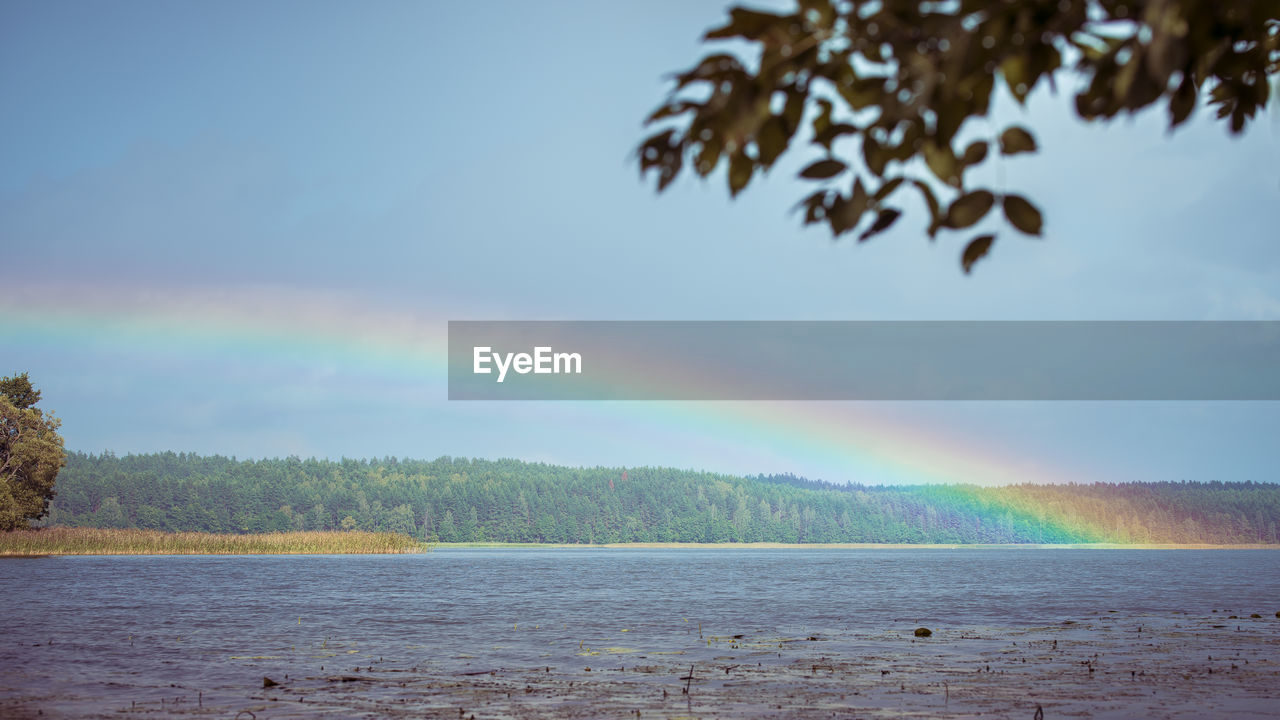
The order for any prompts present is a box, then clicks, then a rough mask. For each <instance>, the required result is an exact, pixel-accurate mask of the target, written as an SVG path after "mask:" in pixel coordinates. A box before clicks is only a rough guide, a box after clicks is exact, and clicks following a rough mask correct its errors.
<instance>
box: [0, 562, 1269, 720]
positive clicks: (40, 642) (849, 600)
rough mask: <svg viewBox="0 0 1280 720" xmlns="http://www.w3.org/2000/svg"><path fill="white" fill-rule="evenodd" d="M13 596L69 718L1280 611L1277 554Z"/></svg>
mask: <svg viewBox="0 0 1280 720" xmlns="http://www.w3.org/2000/svg"><path fill="white" fill-rule="evenodd" d="M0 590H2V591H3V593H4V603H5V617H4V620H3V624H4V632H3V633H0V669H2V670H3V673H0V696H3V697H8V698H9V699H10V700H13V699H15V698H18V699H22V698H25V699H26V700H27V701H29V702H28V703H27V704H26V705H24V707H27V708H28V709H29V708H30V707H32V706H33V705H32V704H31V703H35V705H39V706H44V707H51V708H57V707H62V708H63V709H64V710H65V711H67V712H68V713H70V714H76V713H77V712H78V711H79V712H84V711H87V710H90V709H94V708H98V709H102V710H107V709H112V708H125V709H128V708H129V707H130V706H131V705H133V704H136V703H138V702H144V703H146V702H151V701H154V700H155V699H156V698H157V697H163V696H165V695H166V694H168V695H177V694H178V693H176V692H173V690H172V688H181V689H182V690H183V692H184V693H186V694H188V695H189V694H191V693H196V692H198V693H201V696H202V697H204V698H209V699H210V700H212V699H215V698H218V697H220V696H221V697H226V696H228V694H233V689H234V688H246V687H255V686H256V687H260V686H261V678H262V676H263V675H269V676H272V677H273V678H281V679H283V677H284V676H285V675H287V674H289V675H292V676H293V677H323V676H325V675H326V674H332V673H335V672H347V673H352V672H356V673H358V672H361V671H362V667H361V666H365V667H367V668H369V670H370V671H372V670H376V669H382V668H385V669H391V668H401V669H405V670H407V669H409V668H414V669H417V668H419V667H422V668H432V669H433V671H436V672H453V673H458V674H463V673H467V672H470V671H476V672H479V671H484V670H489V669H494V668H528V667H532V666H545V667H547V668H548V672H550V669H551V668H561V667H568V666H573V667H575V668H578V666H580V665H583V664H584V663H589V662H591V658H592V657H593V656H592V655H591V652H592V651H593V649H595V650H596V651H599V650H612V651H614V653H613V656H614V657H625V656H626V654H627V653H648V654H650V655H652V656H654V657H658V656H661V655H664V654H667V653H672V654H674V653H682V654H683V655H684V657H685V658H686V659H683V660H682V662H687V663H694V662H699V661H710V660H711V659H712V658H713V657H715V656H716V653H719V652H723V649H722V648H721V647H719V646H716V647H712V646H711V644H710V643H708V639H709V638H710V637H711V636H715V637H717V638H722V637H731V636H733V635H743V636H744V637H745V638H746V639H747V640H746V641H751V640H752V639H754V640H757V641H761V642H769V643H772V642H775V641H777V642H782V641H783V640H788V639H790V638H811V637H819V638H821V637H823V636H830V637H833V638H834V637H855V636H858V637H867V636H870V635H873V634H875V633H882V632H900V631H901V630H902V629H903V628H907V629H910V628H912V627H915V626H917V625H926V626H929V627H931V628H937V629H939V630H940V631H941V632H945V630H946V629H947V628H970V629H972V628H990V627H999V628H1007V629H1014V630H1016V629H1019V628H1024V629H1025V628H1033V627H1042V626H1049V625H1055V626H1057V625H1061V624H1062V623H1063V622H1064V621H1068V620H1078V619H1081V618H1084V617H1088V616H1091V617H1098V616H1099V615H1100V614H1105V613H1108V612H1109V611H1115V613H1116V614H1117V615H1118V616H1122V617H1126V618H1129V617H1142V616H1148V615H1150V616H1168V615H1169V614H1170V613H1180V614H1187V615H1192V616H1200V617H1210V616H1212V614H1213V613H1215V611H1218V610H1223V611H1225V612H1232V613H1234V612H1243V613H1246V616H1247V613H1249V612H1250V611H1252V610H1253V609H1270V612H1274V611H1275V610H1278V609H1280V605H1277V604H1278V603H1280V553H1278V552H1272V551H1247V550H1241V551H1235V550H1216V551H1196V550H1179V551H1153V550H1133V551H1129V550H1066V549H1053V550H1045V549H1008V550H1004V549H982V550H979V549H964V550H946V549H939V550H933V549H920V550H889V549H885V550H831V549H822V550H795V549H780V550H764V549H724V550H699V549H673V550H669V549H652V550H651V549H634V550H632V549H626V550H624V549H545V550H539V549H495V550H490V549H446V550H437V551H435V552H432V553H428V554H423V555H391V556H247V557H226V556H170V557H129V556H122V557H49V558H31V559H0ZM1273 605H1277V607H1274V608H1273V607H1272V606H1273ZM744 642H745V641H744ZM838 650H839V648H833V650H832V651H833V652H835V651H838ZM777 655H778V657H779V658H781V657H783V656H782V654H781V653H778V654H777ZM584 658H585V659H584ZM610 662H614V661H613V660H610ZM623 662H624V663H625V660H623ZM578 669H579V670H581V668H578ZM727 672H728V671H727V670H726V673H727ZM255 683H256V685H255ZM201 702H204V700H201Z"/></svg>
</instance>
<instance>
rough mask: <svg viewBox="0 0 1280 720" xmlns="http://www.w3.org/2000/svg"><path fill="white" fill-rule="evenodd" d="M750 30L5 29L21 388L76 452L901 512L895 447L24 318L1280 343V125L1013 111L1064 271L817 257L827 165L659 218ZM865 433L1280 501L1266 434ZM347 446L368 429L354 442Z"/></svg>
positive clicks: (198, 11)
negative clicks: (436, 322)
mask: <svg viewBox="0 0 1280 720" xmlns="http://www.w3.org/2000/svg"><path fill="white" fill-rule="evenodd" d="M725 8H726V4H725V3H722V2H644V3H638V2H637V3H596V2H585V1H582V2H546V3H517V2H504V3H485V4H479V3H461V2H459V3H444V2H373V3H353V2H351V3H333V2H271V3H249V2H216V3H215V2H205V3H195V2H120V3H94V2H58V3H49V2H14V1H12V0H3V1H0V107H3V108H4V111H3V112H0V137H2V138H3V141H0V249H2V251H3V258H4V259H3V263H2V264H0V285H2V286H3V290H2V291H0V292H2V293H8V295H7V296H5V295H3V294H0V300H5V299H6V297H7V298H8V300H9V302H8V304H7V305H6V304H3V303H0V311H4V310H5V309H6V308H8V310H7V312H8V314H7V315H6V314H5V313H4V312H0V373H8V372H11V371H13V370H27V371H30V372H31V373H32V376H33V378H34V379H35V380H36V382H37V384H38V385H40V386H41V387H42V388H44V389H45V404H46V405H47V406H49V407H51V408H54V409H55V410H56V411H57V412H58V413H59V415H60V416H61V417H62V418H63V419H64V423H65V424H64V434H65V436H66V438H67V441H68V445H69V447H72V448H75V449H82V450H95V451H96V450H102V449H112V450H115V451H117V452H128V451H149V450H159V449H174V450H195V451H200V452H220V453H224V454H228V455H230V454H236V455H241V456H245V455H258V456H261V455H283V454H289V453H298V454H303V455H309V454H316V455H328V456H341V455H347V456H382V455H400V456H416V457H434V456H437V455H441V454H451V455H478V456H486V457H497V456H515V457H523V458H529V459H539V460H552V461H559V462H567V463H572V464H597V463H599V464H628V465H635V464H669V465H678V466H692V467H702V468H707V469H713V470H724V471H734V472H757V471H764V472H772V471H785V470H791V471H795V472H798V473H802V474H807V475H811V476H818V477H826V478H828V479H832V480H845V479H856V480H862V481H866V482H876V481H878V480H881V479H888V480H895V481H903V480H913V479H922V478H917V477H913V476H912V474H911V473H910V472H907V471H902V472H900V473H898V474H896V475H894V474H893V473H892V472H891V469H892V468H893V467H894V466H895V462H894V461H893V460H892V458H890V459H888V460H884V459H883V458H882V459H881V460H877V461H875V462H869V461H863V460H861V459H859V458H860V454H861V453H863V451H864V450H866V448H864V447H863V446H862V445H861V444H860V443H863V444H865V443H871V444H873V445H874V444H875V440H874V438H871V439H866V438H861V437H858V436H851V437H850V438H849V449H848V455H849V457H847V458H842V457H840V456H839V455H838V453H837V454H833V453H832V451H831V444H830V443H827V444H826V445H824V446H823V448H819V449H817V450H814V451H813V452H810V450H813V449H811V448H808V447H806V446H805V445H804V444H803V443H796V442H792V441H788V440H778V441H776V442H773V441H772V440H771V437H772V435H771V434H772V433H774V432H775V431H776V432H777V433H778V434H779V435H785V434H786V433H787V431H788V428H787V427H785V426H770V425H768V424H767V423H764V424H758V425H756V426H753V427H754V429H748V430H746V431H743V430H742V429H741V428H737V429H735V428H733V427H731V426H730V425H729V424H727V423H725V422H723V421H722V419H723V418H722V415H723V414H721V415H717V414H716V413H714V412H713V413H710V414H709V415H708V414H706V413H702V414H700V409H699V408H689V410H690V411H691V412H690V413H685V412H684V409H682V408H680V407H670V408H656V409H655V408H652V407H650V408H640V409H636V408H628V407H625V406H622V407H620V406H617V405H609V406H604V405H601V406H592V405H582V406H566V405H564V404H559V405H556V404H535V403H529V404H524V405H520V406H512V405H492V404H490V405H477V404H471V405H460V404H459V403H452V404H451V403H448V402H447V401H445V400H444V399H443V391H442V389H441V383H442V382H443V369H440V370H439V375H440V377H438V378H437V377H435V376H434V375H432V374H431V373H427V374H425V375H424V376H423V377H413V376H402V375H394V376H387V377H384V376H379V375H377V374H376V373H374V374H373V375H370V374H368V373H366V372H365V369H364V368H363V367H360V366H358V364H356V365H353V366H344V365H343V364H342V363H341V362H337V363H335V362H333V361H331V360H330V359H327V358H314V366H312V365H310V364H309V363H310V362H311V361H310V360H309V359H307V358H289V359H287V360H282V359H281V358H279V357H277V356H275V355H273V353H272V351H270V350H263V351H261V352H259V353H257V354H255V353H254V352H247V351H245V350H244V349H243V348H241V347H236V348H227V349H226V350H225V352H219V351H218V348H216V347H215V348H214V351H213V352H209V351H208V348H204V349H202V350H199V351H197V350H193V349H189V348H184V347H173V348H168V349H166V350H165V351H164V352H158V353H157V352H155V351H154V348H152V349H151V350H144V349H139V348H137V347H131V346H130V345H129V344H128V343H126V342H124V341H120V342H115V343H113V342H111V341H110V340H109V339H103V338H102V337H101V336H98V335H92V334H91V333H90V334H86V335H85V336H84V337H83V338H80V336H77V335H76V334H75V333H74V332H69V334H68V335H67V336H66V337H62V338H59V339H58V340H57V341H56V342H54V341H49V342H35V341H33V340H31V338H30V337H29V335H28V334H26V333H24V332H19V331H18V329H17V328H18V325H19V323H18V322H17V319H16V315H17V314H18V313H19V312H20V310H21V309H22V308H30V307H34V306H38V305H39V304H40V303H41V302H46V301H47V302H48V303H50V304H55V303H56V302H57V298H56V295H57V293H59V292H62V291H64V290H66V289H68V288H75V289H76V290H77V292H80V293H81V294H82V295H83V296H85V297H90V298H92V297H94V292H96V291H95V288H99V287H109V288H112V289H113V290H112V292H116V293H119V292H127V291H128V290H129V289H132V290H138V289H141V290H143V291H146V290H147V289H150V288H157V289H160V290H163V292H164V293H170V294H172V293H177V294H179V295H181V294H182V293H183V292H187V291H188V290H190V291H192V292H201V293H208V292H221V293H236V292H240V291H243V292H244V293H245V294H246V295H251V294H253V293H258V292H261V291H262V290H263V288H267V289H268V290H269V291H270V293H273V294H275V295H283V296H288V297H294V298H306V297H327V298H331V299H337V300H335V301H336V302H337V301H340V302H342V303H349V304H351V305H354V306H359V307H360V308H363V310H362V311H361V312H364V313H366V314H377V313H378V312H379V309H385V310H387V311H389V312H390V311H394V312H398V313H404V314H407V315H412V316H419V317H431V318H445V319H447V318H467V319H488V318H500V319H544V318H554V319H633V318H644V319H1188V320H1199V319H1280V249H1277V246H1276V239H1277V232H1276V230H1275V219H1276V217H1277V214H1276V207H1277V203H1278V201H1280V170H1277V168H1278V167H1280V137H1278V136H1280V128H1278V127H1277V123H1276V118H1275V110H1274V108H1273V109H1272V111H1271V114H1270V115H1267V114H1264V115H1262V116H1261V117H1260V119H1259V121H1258V122H1257V123H1256V124H1255V125H1254V126H1253V127H1252V128H1251V130H1250V131H1249V132H1248V133H1247V134H1246V135H1245V136H1244V137H1242V138H1229V137H1228V136H1227V133H1226V131H1225V128H1223V127H1221V126H1220V125H1218V124H1216V123H1215V122H1213V121H1212V120H1211V118H1210V115H1211V113H1209V112H1206V111H1201V112H1199V113H1197V115H1196V116H1195V119H1194V120H1193V121H1192V122H1191V123H1190V125H1189V126H1188V127H1186V128H1184V129H1182V130H1180V131H1178V132H1177V133H1176V134H1174V135H1173V136H1169V135H1168V133H1166V132H1165V130H1164V124H1165V121H1164V117H1163V115H1161V114H1159V113H1147V114H1145V115H1142V116H1139V117H1138V118H1136V119H1125V120H1121V121H1117V122H1115V123H1112V124H1110V125H1105V126H1103V125H1086V124H1083V123H1080V122H1078V121H1076V120H1074V119H1071V118H1070V116H1069V115H1068V110H1069V108H1070V106H1071V104H1070V97H1069V96H1068V95H1067V94H1066V93H1063V94H1061V95H1059V96H1057V97H1054V96H1051V95H1049V94H1048V93H1044V92H1042V93H1040V94H1038V95H1036V96H1034V97H1033V99H1032V102H1031V103H1030V107H1029V109H1028V110H1026V111H1024V110H1022V109H1020V108H1018V107H1016V106H1014V105H1013V104H1012V102H1010V101H1008V99H1007V97H1006V98H1002V102H999V103H997V108H996V112H995V117H994V124H992V125H990V129H994V128H998V127H1002V126H1003V125H1004V124H1007V123H1010V122H1025V123H1029V124H1031V125H1033V126H1034V127H1035V128H1036V130H1037V134H1038V137H1039V141H1040V146H1041V148H1042V151H1041V153H1040V154H1039V155H1037V156H1034V157H1030V158H1028V159H1017V160H1013V161H1010V162H1009V163H1007V165H1006V167H1005V178H1006V180H1007V181H1008V182H1009V183H1011V184H1014V185H1015V186H1017V187H1019V188H1021V189H1022V190H1023V191H1025V192H1026V194H1028V195H1029V196H1031V197H1032V198H1034V199H1035V200H1036V201H1037V202H1039V203H1040V205H1041V206H1042V208H1043V209H1044V211H1045V214H1046V228H1047V230H1046V236H1045V238H1044V239H1043V240H1038V241H1028V240H1022V239H1020V238H1017V237H1014V236H1013V235H1012V234H1011V233H1008V232H1007V231H1005V232H1002V236H1001V240H1000V241H998V242H997V245H996V247H995V248H994V250H993V253H992V255H991V256H990V257H989V258H988V259H987V260H985V261H984V262H983V263H982V264H980V265H979V266H978V268H977V269H976V271H975V273H974V274H973V275H972V276H965V275H963V274H962V273H961V272H960V271H959V268H958V262H957V259H958V256H959V252H960V249H961V247H962V245H963V241H964V238H963V237H959V236H944V237H941V238H940V239H939V240H938V241H937V242H936V243H933V244H931V243H929V242H928V241H927V239H926V238H925V237H924V234H923V231H922V230H923V226H924V221H923V218H922V216H921V214H920V213H919V212H918V211H917V212H915V213H914V214H911V215H909V216H908V217H907V218H904V219H903V220H902V221H900V222H899V223H898V225H897V226H896V227H895V228H894V229H893V230H892V231H891V232H889V233H886V234H885V235H883V236H880V237H878V238H876V239H875V240H874V241H872V242H870V243H868V244H865V245H863V246H854V245H853V244H852V243H850V242H847V241H846V242H842V243H837V244H833V243H832V242H831V241H830V239H829V237H828V236H826V235H824V234H823V233H822V232H821V231H820V230H804V229H801V228H800V227H799V224H798V218H797V217H796V216H794V215H790V214H788V211H789V209H790V208H791V206H792V205H793V204H794V203H795V201H796V200H797V199H798V197H799V196H800V194H801V192H802V190H803V188H802V187H800V185H799V184H798V183H797V182H796V181H794V180H792V179H791V176H792V175H793V174H794V169H795V168H796V167H797V166H798V163H799V162H800V160H799V159H798V158H792V159H791V160H790V161H788V162H787V163H785V164H784V165H783V166H782V167H780V168H779V169H777V170H776V171H775V172H774V173H773V175H772V176H771V177H770V178H769V180H768V181H767V182H764V183H760V184H758V185H753V186H752V187H751V188H749V189H748V190H747V191H746V192H745V193H743V194H742V195H741V196H740V197H739V199H738V200H737V201H733V202H731V201H730V200H728V198H727V193H726V192H725V190H724V188H723V181H722V178H719V177H717V178H715V179H714V180H713V181H712V182H711V183H708V184H703V183H700V182H697V181H692V180H686V181H682V182H681V183H678V184H677V185H676V186H675V187H674V188H673V189H672V190H670V191H669V192H668V193H666V194H665V195H664V196H662V197H657V196H655V195H654V193H653V191H652V189H651V188H652V185H651V183H650V184H642V183H641V182H640V180H639V179H638V177H637V172H636V168H635V165H634V162H633V160H632V159H631V157H630V153H631V151H632V149H633V148H634V146H635V144H636V143H637V142H638V141H639V140H640V139H641V138H642V137H643V129H642V128H641V125H640V120H641V119H642V118H643V117H644V116H645V115H647V113H648V112H649V111H650V110H652V108H653V107H655V106H656V105H657V104H658V102H659V101H660V100H661V99H662V97H663V94H664V92H665V89H666V83H665V82H664V80H663V77H664V76H665V75H666V74H667V73H669V72H671V71H673V70H677V69H681V68H683V67H684V66H687V65H689V64H691V63H692V62H693V61H694V60H695V59H696V57H697V56H698V54H699V52H700V51H701V47H700V45H699V43H698V38H699V36H700V34H701V32H702V31H703V30H705V29H706V28H707V27H710V26H712V25H714V24H717V23H719V22H720V21H721V19H722V18H723V17H724V15H725ZM975 131H976V132H987V131H989V129H986V128H983V127H977V128H975ZM980 177H982V176H979V178H980ZM987 177H988V179H991V178H992V177H993V176H991V175H988V176H987ZM45 286H49V287H51V288H53V289H51V290H49V291H48V294H49V295H48V297H47V298H45V299H43V300H30V299H29V298H30V297H31V296H32V294H33V293H35V294H36V295H37V296H38V294H39V292H40V291H39V288H42V287H45ZM15 288H16V290H15ZM121 288H125V289H126V290H124V291H122V290H121ZM19 291H20V292H21V294H22V296H23V297H24V298H28V299H27V300H23V301H22V303H25V304H22V303H18V302H17V301H14V300H13V297H15V296H16V295H15V293H18V292H19ZM273 296H274V295H273ZM89 302H90V304H91V303H92V300H90V301H89ZM299 302H302V301H299ZM33 303H34V304H33ZM14 308H18V309H16V310H15V309H14ZM201 321H202V319H201V318H200V317H199V316H193V317H192V329H193V330H194V331H195V332H199V330H200V323H201ZM6 327H7V328H8V329H6ZM340 331H341V328H340V327H335V328H334V332H335V334H336V333H339V332H340ZM439 332H440V333H443V327H442V326H441V327H440V328H439ZM233 355H234V357H232V356H233ZM335 368H336V369H335ZM305 378H313V380H306V379H305ZM353 388H355V389H358V390H359V392H356V391H353ZM370 388H373V390H369V389H370ZM848 412H849V413H851V414H854V415H857V414H859V413H861V412H862V410H860V409H859V408H856V407H855V408H850V409H848ZM868 412H871V413H872V414H877V415H885V416H892V418H893V422H894V423H896V424H897V426H901V427H906V428H917V427H919V428H924V429H926V430H928V432H927V433H925V434H926V435H930V436H947V437H955V438H959V440H958V442H959V443H960V444H962V445H963V444H965V443H966V442H970V441H971V442H972V443H974V444H976V445H981V446H983V447H984V448H986V449H987V450H988V451H991V452H996V453H998V454H1000V455H1009V456H1016V457H1019V458H1024V459H1026V460H1027V461H1028V462H1031V463H1034V464H1037V465H1040V466H1052V467H1068V468H1071V469H1072V472H1071V473H1070V475H1071V476H1072V477H1081V478H1095V477H1096V478H1099V479H1112V480H1115V479H1125V478H1135V479H1179V478H1187V479H1201V480H1208V479H1222V480H1247V479H1252V480H1275V479H1276V478H1275V476H1274V471H1273V468H1274V467H1277V465H1278V464H1277V462H1276V461H1277V459H1280V458H1277V454H1278V453H1277V451H1276V449H1275V443H1274V442H1273V435H1274V429H1275V428H1276V427H1277V426H1278V425H1280V423H1278V422H1277V421H1280V409H1278V408H1277V406H1276V405H1275V404H1270V403H1252V404H1251V403H1234V404H1233V403H1216V404H1215V403H1202V404H1172V403H1134V404H1088V403H1059V404H1036V405H1031V404H1016V403H1015V404H980V403H953V404H929V403H919V404H900V405H896V406H891V407H890V406H880V407H876V408H873V409H871V410H869V411H868ZM818 415H821V413H818ZM335 416H338V417H342V418H344V419H348V420H350V422H349V423H348V427H347V428H346V429H345V430H344V432H343V433H341V434H336V435H335V434H334V433H333V424H332V418H333V417H335ZM681 417H685V418H686V419H685V421H684V424H683V425H681V426H676V425H675V424H673V423H672V421H671V419H672V418H681ZM716 418H721V419H719V420H718V419H716ZM814 422H818V421H816V420H815V421H814ZM804 427H805V425H804V424H803V423H802V424H801V425H800V428H801V429H803V428H804ZM992 448H995V449H994V450H993V449H992ZM884 452H889V451H884ZM899 452H900V451H899ZM920 452H926V453H927V452H929V449H928V448H921V450H920ZM944 460H945V458H944ZM940 462H941V461H940ZM886 468H889V469H888V470H887V469H886ZM963 479H972V477H971V476H965V477H964V478H963ZM1027 479H1035V478H1027Z"/></svg>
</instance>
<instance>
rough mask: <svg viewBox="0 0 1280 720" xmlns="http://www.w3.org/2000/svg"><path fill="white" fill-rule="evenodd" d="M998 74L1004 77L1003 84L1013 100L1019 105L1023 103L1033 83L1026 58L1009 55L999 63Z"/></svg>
mask: <svg viewBox="0 0 1280 720" xmlns="http://www.w3.org/2000/svg"><path fill="white" fill-rule="evenodd" d="M1000 74H1001V75H1003V76H1004V82H1005V84H1006V85H1008V86H1009V92H1010V93H1012V94H1013V97H1014V99H1015V100H1017V101H1018V102H1019V103H1025V102H1026V101H1027V94H1028V93H1030V92H1031V84H1032V82H1034V78H1033V77H1032V76H1031V66H1030V63H1028V62H1027V58H1025V57H1023V56H1021V55H1010V56H1009V57H1007V58H1005V59H1004V62H1002V63H1000Z"/></svg>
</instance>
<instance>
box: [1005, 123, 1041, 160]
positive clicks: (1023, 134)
mask: <svg viewBox="0 0 1280 720" xmlns="http://www.w3.org/2000/svg"><path fill="white" fill-rule="evenodd" d="M1035 151H1036V139H1035V137H1033V136H1032V135H1031V133H1030V132H1028V131H1027V130H1026V128H1022V127H1018V126H1017V125H1013V126H1010V127H1008V128H1006V129H1005V131H1004V132H1002V133H1000V152H1001V153H1003V154H1005V155H1017V154H1018V153H1024V152H1035Z"/></svg>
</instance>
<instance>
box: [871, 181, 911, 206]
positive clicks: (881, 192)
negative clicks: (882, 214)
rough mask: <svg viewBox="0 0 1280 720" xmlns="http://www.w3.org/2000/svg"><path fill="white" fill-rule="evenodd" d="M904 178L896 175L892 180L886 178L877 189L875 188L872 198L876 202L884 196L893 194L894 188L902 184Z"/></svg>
mask: <svg viewBox="0 0 1280 720" xmlns="http://www.w3.org/2000/svg"><path fill="white" fill-rule="evenodd" d="M904 179H905V178H900V177H896V178H893V179H892V180H886V181H885V183H884V184H883V185H881V186H880V188H879V189H878V190H876V194H875V195H873V196H872V199H873V200H875V201H876V202H877V203H878V202H880V201H881V200H884V199H885V198H887V197H889V196H890V195H892V194H893V191H894V190H897V189H898V186H899V185H901V184H902V181H903V180H904Z"/></svg>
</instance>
